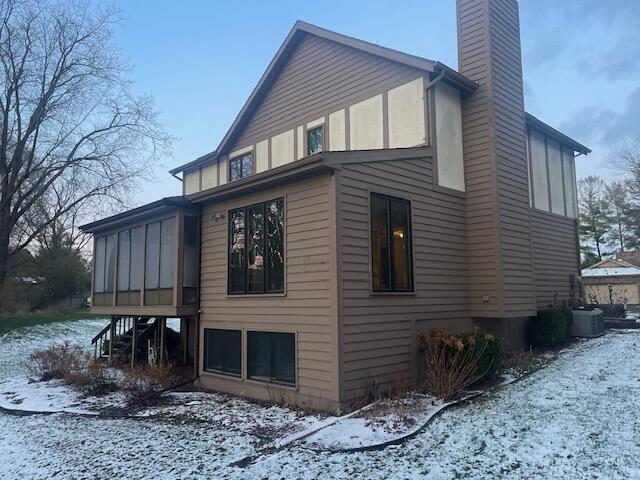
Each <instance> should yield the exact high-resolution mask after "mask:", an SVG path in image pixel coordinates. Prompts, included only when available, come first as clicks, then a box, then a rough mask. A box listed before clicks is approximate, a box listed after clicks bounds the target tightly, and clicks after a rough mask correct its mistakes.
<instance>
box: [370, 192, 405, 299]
mask: <svg viewBox="0 0 640 480" xmlns="http://www.w3.org/2000/svg"><path fill="white" fill-rule="evenodd" d="M370 201H371V204H370V219H371V273H372V287H373V291H374V292H412V291H413V268H412V258H411V256H412V252H411V248H412V247H411V204H410V202H409V201H408V200H403V199H401V198H396V197H390V196H387V195H380V194H377V193H372V194H371V200H370Z"/></svg>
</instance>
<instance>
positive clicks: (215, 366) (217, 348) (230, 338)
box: [204, 328, 242, 377]
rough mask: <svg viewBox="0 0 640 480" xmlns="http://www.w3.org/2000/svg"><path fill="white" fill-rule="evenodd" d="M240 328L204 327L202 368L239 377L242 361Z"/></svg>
mask: <svg viewBox="0 0 640 480" xmlns="http://www.w3.org/2000/svg"><path fill="white" fill-rule="evenodd" d="M241 352H242V332H241V331H240V330H222V329H217V328H216V329H212V328H205V329H204V370H205V371H207V372H213V373H220V374H223V375H231V376H234V377H239V376H240V375H241V373H242V372H241V362H242V354H241Z"/></svg>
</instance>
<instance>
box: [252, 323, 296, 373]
mask: <svg viewBox="0 0 640 480" xmlns="http://www.w3.org/2000/svg"><path fill="white" fill-rule="evenodd" d="M247 378H250V379H252V380H261V381H265V382H274V383H283V384H286V385H295V383H296V345H295V335H294V334H293V333H283V332H257V331H249V332H247Z"/></svg>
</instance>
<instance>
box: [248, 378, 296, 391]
mask: <svg viewBox="0 0 640 480" xmlns="http://www.w3.org/2000/svg"><path fill="white" fill-rule="evenodd" d="M245 382H246V383H249V384H253V385H261V386H263V387H265V386H272V387H280V388H284V389H286V390H290V391H292V392H297V391H298V386H297V385H293V384H291V383H281V382H272V381H269V380H259V379H257V378H247V379H246V380H245Z"/></svg>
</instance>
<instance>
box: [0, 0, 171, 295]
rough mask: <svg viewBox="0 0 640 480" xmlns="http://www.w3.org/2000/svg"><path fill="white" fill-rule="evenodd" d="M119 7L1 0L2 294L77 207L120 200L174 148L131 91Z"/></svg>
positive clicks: (151, 113)
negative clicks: (13, 260) (23, 261)
mask: <svg viewBox="0 0 640 480" xmlns="http://www.w3.org/2000/svg"><path fill="white" fill-rule="evenodd" d="M118 20H119V16H118V12H116V11H115V10H112V9H107V10H104V9H101V8H99V7H92V6H91V5H90V4H89V3H80V2H78V1H76V0H67V1H64V0H63V1H61V2H58V3H53V2H43V1H40V0H31V1H28V0H0V291H1V290H2V288H3V286H4V283H5V281H6V277H7V262H8V259H9V257H10V256H11V255H14V254H15V253H16V252H19V251H20V250H21V249H24V248H25V247H27V246H28V245H30V244H31V242H33V241H34V240H35V239H38V237H40V238H41V237H42V235H43V234H44V233H45V232H46V230H47V228H49V227H50V226H52V225H54V224H56V223H59V221H60V220H61V219H63V218H65V216H68V214H69V213H70V212H78V211H79V210H81V209H85V210H86V209H88V208H94V207H97V206H99V207H100V208H102V209H104V208H109V207H110V206H111V207H113V206H115V205H118V204H122V203H123V201H124V200H123V199H126V198H128V197H130V195H129V194H130V193H131V192H132V189H133V188H135V186H136V184H137V183H138V181H139V180H140V179H141V178H144V177H145V176H148V175H151V167H152V166H153V165H154V163H156V162H157V160H158V159H159V158H160V156H161V155H162V154H163V153H166V152H167V149H168V148H169V147H170V138H169V137H168V136H167V135H166V133H165V132H164V131H163V130H162V128H161V127H160V125H159V122H158V116H157V114H156V112H155V111H154V109H153V106H152V102H151V100H150V99H149V98H146V97H143V98H139V97H136V96H134V95H133V94H132V93H131V85H130V82H129V81H128V80H127V73H128V67H127V65H126V64H124V63H123V62H122V61H121V60H120V59H119V57H118V54H117V51H116V49H115V47H114V45H113V41H112V32H111V29H112V27H113V25H114V24H115V23H116V22H117V21H118Z"/></svg>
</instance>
